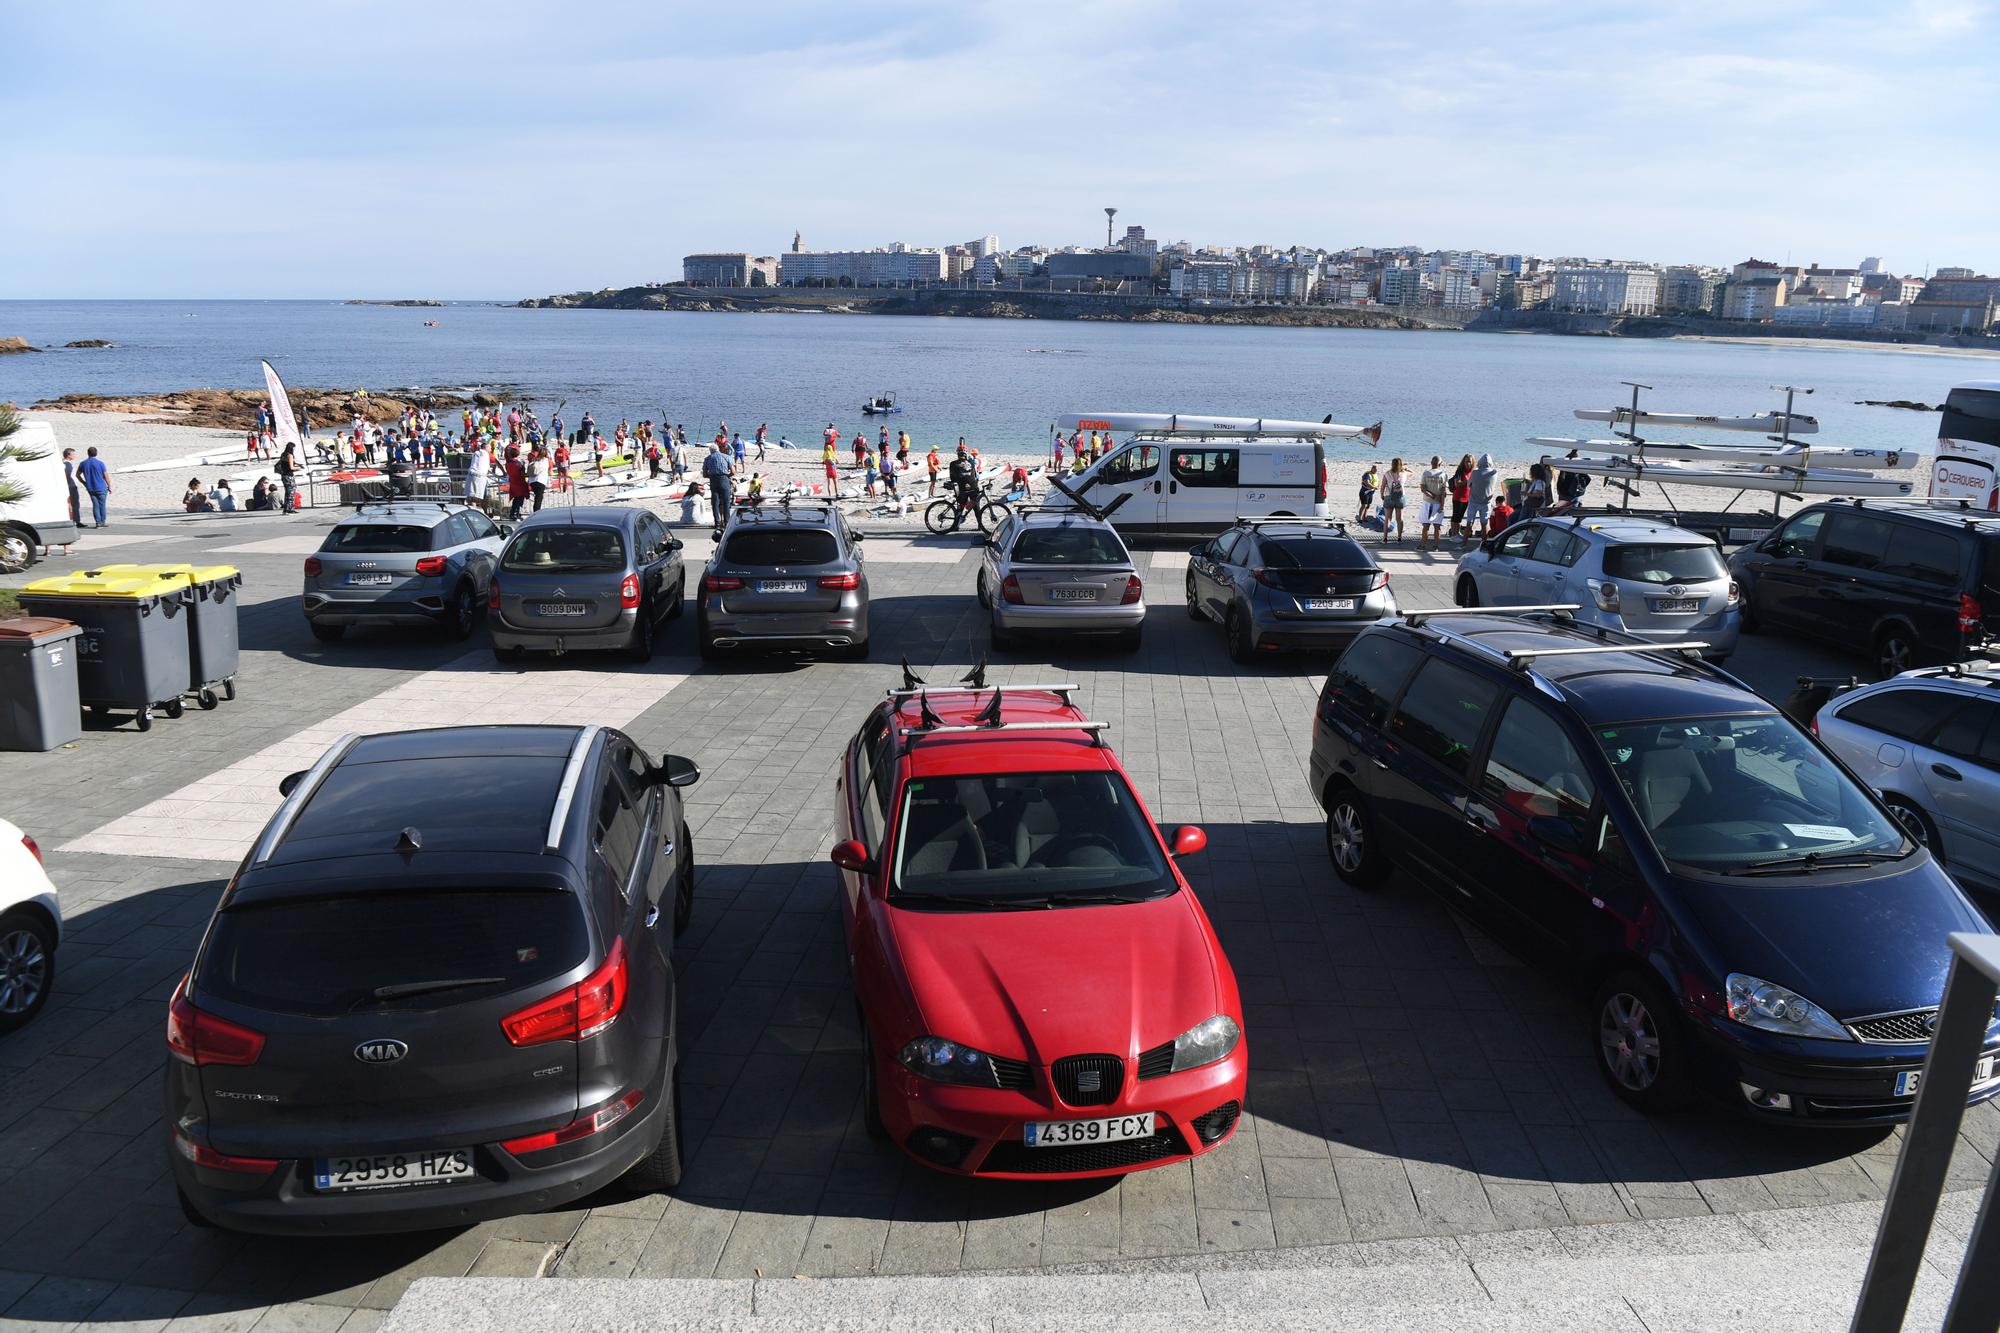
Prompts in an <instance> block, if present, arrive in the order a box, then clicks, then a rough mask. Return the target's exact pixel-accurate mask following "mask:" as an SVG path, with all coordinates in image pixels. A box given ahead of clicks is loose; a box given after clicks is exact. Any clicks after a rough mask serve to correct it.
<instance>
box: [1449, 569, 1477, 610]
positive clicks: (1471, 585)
mask: <svg viewBox="0 0 2000 1333" xmlns="http://www.w3.org/2000/svg"><path fill="white" fill-rule="evenodd" d="M1452 601H1454V602H1456V603H1457V604H1458V605H1460V606H1478V605H1479V584H1478V583H1477V582H1476V581H1475V580H1474V579H1473V577H1472V575H1470V574H1461V575H1459V576H1458V587H1457V589H1456V590H1455V591H1454V593H1453V596H1452Z"/></svg>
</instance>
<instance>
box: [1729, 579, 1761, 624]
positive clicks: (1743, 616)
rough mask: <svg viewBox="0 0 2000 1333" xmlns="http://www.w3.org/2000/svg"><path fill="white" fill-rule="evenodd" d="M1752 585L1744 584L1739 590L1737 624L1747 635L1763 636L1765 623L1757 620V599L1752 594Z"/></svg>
mask: <svg viewBox="0 0 2000 1333" xmlns="http://www.w3.org/2000/svg"><path fill="white" fill-rule="evenodd" d="M1751 587H1752V585H1751V584H1748V583H1746V584H1743V585H1741V586H1740V587H1739V588H1738V589H1737V599H1736V623H1737V624H1739V625H1741V626H1742V627H1743V632H1744V633H1745V634H1761V633H1763V632H1764V622H1763V621H1761V620H1759V619H1757V598H1756V596H1755V595H1754V594H1753V593H1752V592H1751Z"/></svg>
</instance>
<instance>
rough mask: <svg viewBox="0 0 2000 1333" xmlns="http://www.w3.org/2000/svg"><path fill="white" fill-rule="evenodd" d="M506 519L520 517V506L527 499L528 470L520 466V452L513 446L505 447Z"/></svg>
mask: <svg viewBox="0 0 2000 1333" xmlns="http://www.w3.org/2000/svg"><path fill="white" fill-rule="evenodd" d="M507 499H508V500H509V501H511V502H512V503H510V504H509V505H508V506H507V517H509V518H519V517H521V506H522V505H523V504H525V503H526V502H527V499H528V470H527V469H526V468H525V467H523V466H521V451H520V450H519V449H516V448H515V447H514V446H513V445H511V444H510V445H508V446H507Z"/></svg>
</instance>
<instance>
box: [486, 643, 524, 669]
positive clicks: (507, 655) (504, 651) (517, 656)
mask: <svg viewBox="0 0 2000 1333" xmlns="http://www.w3.org/2000/svg"><path fill="white" fill-rule="evenodd" d="M521 653H522V650H521V649H519V648H502V647H501V646H500V645H499V644H497V643H496V644H494V645H493V660H494V661H496V662H504V663H506V664H508V665H509V666H512V665H513V664H515V663H516V662H519V661H520V660H521Z"/></svg>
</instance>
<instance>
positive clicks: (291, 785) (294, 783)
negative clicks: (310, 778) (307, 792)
mask: <svg viewBox="0 0 2000 1333" xmlns="http://www.w3.org/2000/svg"><path fill="white" fill-rule="evenodd" d="M305 780H306V772H305V770H304V769H300V770H299V771H298V772H296V773H287V774H285V776H283V777H282V778H279V779H278V795H280V796H290V795H291V794H292V793H293V792H295V791H297V790H298V789H299V784H300V783H301V782H304V781H305Z"/></svg>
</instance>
